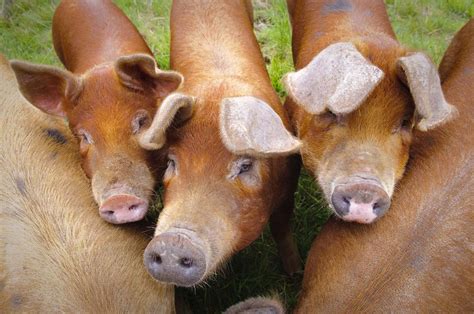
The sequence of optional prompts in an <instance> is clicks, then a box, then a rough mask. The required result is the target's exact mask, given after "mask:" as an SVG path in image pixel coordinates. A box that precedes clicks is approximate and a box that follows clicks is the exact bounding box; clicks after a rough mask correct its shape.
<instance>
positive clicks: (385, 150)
mask: <svg viewBox="0 0 474 314" xmlns="http://www.w3.org/2000/svg"><path fill="white" fill-rule="evenodd" d="M378 50H380V49H378V48H377V47H373V46H371V45H370V44H362V43H358V46H357V47H356V45H354V44H353V43H350V42H341V43H335V44H332V45H330V46H328V47H327V48H325V49H323V50H322V51H321V52H320V53H319V54H318V55H316V56H315V57H314V58H313V60H312V61H311V62H310V63H309V64H308V65H306V66H305V67H303V68H302V69H300V70H299V71H297V72H294V73H289V74H287V75H286V77H285V78H284V84H285V87H286V90H287V92H288V94H289V97H290V102H292V103H293V107H294V108H295V107H296V109H294V110H293V112H292V115H293V121H294V123H295V127H296V129H297V132H298V136H299V138H300V140H301V141H302V143H303V146H302V149H301V152H302V158H303V163H304V164H305V166H306V167H307V168H308V169H309V170H310V171H311V172H312V173H313V174H314V175H315V176H316V177H317V180H318V182H319V184H320V186H321V187H322V190H323V192H324V195H325V197H326V199H327V201H328V202H329V204H330V205H331V207H332V209H333V210H334V211H335V213H336V215H337V216H339V217H341V218H342V219H344V220H346V221H356V222H359V223H371V222H373V221H375V220H376V219H377V218H379V217H381V216H382V215H383V214H384V213H385V212H386V211H387V209H388V208H389V207H390V199H391V196H392V194H393V191H394V187H395V184H396V183H397V181H398V180H399V179H400V178H401V177H402V175H403V172H404V169H405V165H406V163H407V160H408V157H409V148H410V143H411V138H412V133H413V128H415V127H416V128H417V129H418V130H421V131H427V130H430V129H432V128H434V127H437V126H438V125H440V124H442V123H444V122H445V121H447V120H448V119H450V118H451V117H452V116H453V114H454V113H455V112H456V110H455V108H454V107H452V106H451V105H449V104H448V103H447V102H446V101H445V99H444V96H443V93H442V90H441V86H440V80H439V77H438V73H437V70H436V67H435V66H434V65H433V63H432V62H431V60H430V59H429V58H428V57H427V56H426V55H424V54H422V53H409V52H406V51H405V50H403V49H385V51H383V52H380V53H377V51H378ZM365 55H370V60H369V59H367V58H366V57H365ZM371 60H373V62H375V63H376V64H377V65H374V64H373V63H372V61H371Z"/></svg>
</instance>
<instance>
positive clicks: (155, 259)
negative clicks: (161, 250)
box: [152, 254, 162, 265]
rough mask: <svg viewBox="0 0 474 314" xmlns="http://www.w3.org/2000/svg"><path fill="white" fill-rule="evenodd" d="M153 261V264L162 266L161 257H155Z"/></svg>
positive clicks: (156, 255)
mask: <svg viewBox="0 0 474 314" xmlns="http://www.w3.org/2000/svg"><path fill="white" fill-rule="evenodd" d="M152 260H153V263H155V264H158V265H159V264H161V262H162V261H161V256H160V255H158V254H155V255H153V256H152Z"/></svg>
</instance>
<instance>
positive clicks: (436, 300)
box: [296, 20, 474, 313]
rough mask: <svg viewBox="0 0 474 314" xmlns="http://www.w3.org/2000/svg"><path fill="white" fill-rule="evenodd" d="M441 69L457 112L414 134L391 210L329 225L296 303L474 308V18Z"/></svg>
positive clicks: (345, 307)
mask: <svg viewBox="0 0 474 314" xmlns="http://www.w3.org/2000/svg"><path fill="white" fill-rule="evenodd" d="M440 74H441V78H442V81H443V89H444V91H445V94H446V98H447V99H448V101H450V102H451V103H452V104H454V105H456V107H457V108H458V110H459V117H458V118H457V119H456V120H454V121H452V122H450V123H448V124H447V125H445V127H444V128H443V129H442V130H441V129H440V130H435V131H433V132H431V133H429V134H425V135H423V136H421V137H419V138H418V139H417V140H416V142H415V143H414V145H413V146H414V148H413V150H414V153H413V155H414V157H413V160H412V162H411V164H410V165H409V169H408V170H407V174H406V176H405V177H404V178H403V179H402V181H401V182H400V187H399V190H398V191H397V192H396V193H395V195H394V199H393V204H392V209H391V210H390V212H389V213H388V214H387V217H386V218H384V219H383V220H381V221H380V222H378V223H377V224H375V225H373V226H369V227H365V226H357V225H350V226H348V225H343V224H342V223H341V222H340V221H336V220H334V219H332V220H331V221H330V222H329V223H328V224H327V225H326V226H324V227H323V230H322V232H321V233H320V235H319V236H318V237H317V239H316V240H315V241H314V243H313V246H312V248H311V252H310V255H309V258H308V260H307V264H306V269H305V274H304V282H303V291H302V294H301V296H300V300H299V303H298V307H297V310H296V313H308V312H321V313H325V312H333V313H343V312H383V313H386V312H394V311H395V312H401V313H406V312H423V313H424V312H444V313H461V312H465V313H468V312H472V311H473V310H474V302H473V298H472V296H473V293H474V265H473V263H472V261H473V258H474V250H473V242H474V239H473V234H474V230H473V225H474V224H473V223H474V205H473V204H474V192H473V191H474V157H473V156H474V137H473V136H472V133H471V131H470V130H471V129H472V125H473V122H474V107H473V106H472V98H473V97H474V93H473V90H472V88H471V87H472V84H473V82H474V20H471V21H470V22H469V23H468V24H467V25H466V26H465V27H464V28H463V29H462V30H461V31H460V32H459V33H458V34H457V35H456V37H455V38H454V39H453V41H452V43H451V45H450V47H449V48H448V50H447V52H446V54H445V56H444V58H443V61H442V63H441V66H440Z"/></svg>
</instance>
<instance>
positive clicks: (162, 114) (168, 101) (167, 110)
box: [139, 93, 196, 150]
mask: <svg viewBox="0 0 474 314" xmlns="http://www.w3.org/2000/svg"><path fill="white" fill-rule="evenodd" d="M195 102H196V100H195V98H194V97H190V96H186V95H183V94H178V93H175V94H171V95H169V96H168V97H166V98H165V100H163V102H162V103H161V105H160V108H158V110H157V111H156V114H155V117H154V118H153V122H152V123H151V125H150V127H149V128H148V130H146V131H144V132H143V133H142V134H141V135H140V139H139V141H140V146H142V147H143V148H144V149H148V150H156V149H160V148H161V147H163V145H164V144H165V142H166V130H167V129H168V127H169V126H170V125H171V123H172V122H175V123H181V122H183V121H185V120H187V119H189V118H191V116H192V114H193V109H194V104H195Z"/></svg>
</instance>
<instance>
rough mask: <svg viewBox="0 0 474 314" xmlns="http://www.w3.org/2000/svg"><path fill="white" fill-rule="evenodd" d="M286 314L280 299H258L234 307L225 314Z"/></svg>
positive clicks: (251, 299) (248, 300) (250, 299)
mask: <svg viewBox="0 0 474 314" xmlns="http://www.w3.org/2000/svg"><path fill="white" fill-rule="evenodd" d="M239 313H240V314H251V313H259V314H284V313H285V308H284V307H283V304H282V303H281V301H280V300H279V299H278V298H275V297H256V298H249V299H247V300H245V301H242V302H239V303H237V304H234V305H232V306H231V307H229V308H228V309H227V310H225V311H224V314H239Z"/></svg>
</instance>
